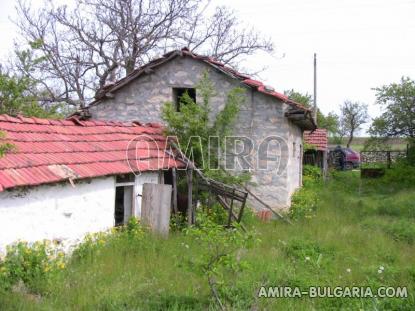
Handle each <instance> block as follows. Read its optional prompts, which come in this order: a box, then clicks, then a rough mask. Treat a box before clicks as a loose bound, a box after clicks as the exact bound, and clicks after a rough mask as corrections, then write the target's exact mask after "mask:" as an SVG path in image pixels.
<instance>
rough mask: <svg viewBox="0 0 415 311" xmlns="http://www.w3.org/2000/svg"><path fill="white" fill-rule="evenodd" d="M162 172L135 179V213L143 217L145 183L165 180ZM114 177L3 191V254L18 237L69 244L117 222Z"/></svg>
mask: <svg viewBox="0 0 415 311" xmlns="http://www.w3.org/2000/svg"><path fill="white" fill-rule="evenodd" d="M162 182H163V180H162V174H161V173H160V172H144V173H142V174H141V175H138V176H136V178H135V183H134V192H135V193H134V196H135V197H136V200H135V207H134V208H133V210H134V214H135V215H136V216H137V217H140V214H141V196H138V194H142V188H143V186H142V185H143V184H144V183H162ZM114 206H115V177H114V176H110V177H105V178H95V179H92V180H89V181H79V182H75V187H73V186H72V185H71V184H70V183H69V182H65V183H60V184H53V185H41V186H36V187H30V188H26V189H15V190H11V191H4V192H1V193H0V254H1V253H3V254H4V253H5V247H6V245H8V244H11V243H13V242H15V241H17V240H19V239H20V240H24V241H28V242H34V241H38V240H43V239H47V240H55V239H56V240H61V241H64V242H65V243H67V244H68V245H73V244H76V243H77V242H79V241H80V240H81V239H82V238H83V236H85V234H87V233H91V232H98V231H104V230H107V229H109V228H111V227H113V226H114Z"/></svg>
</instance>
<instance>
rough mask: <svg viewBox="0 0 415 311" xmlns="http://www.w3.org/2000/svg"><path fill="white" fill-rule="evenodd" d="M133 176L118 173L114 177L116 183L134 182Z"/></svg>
mask: <svg viewBox="0 0 415 311" xmlns="http://www.w3.org/2000/svg"><path fill="white" fill-rule="evenodd" d="M134 180H135V176H134V174H125V175H118V176H117V179H116V183H119V184H120V183H127V182H134Z"/></svg>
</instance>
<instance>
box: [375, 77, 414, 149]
mask: <svg viewBox="0 0 415 311" xmlns="http://www.w3.org/2000/svg"><path fill="white" fill-rule="evenodd" d="M374 90H375V91H376V102H377V104H379V105H381V106H382V107H383V108H384V112H383V113H382V115H381V116H379V117H377V118H375V119H374V120H373V123H372V126H371V127H370V130H369V132H370V134H371V135H373V136H378V137H406V138H409V139H411V140H412V141H413V140H414V139H415V81H414V80H411V79H410V78H409V77H402V78H401V81H400V82H399V83H391V84H389V85H384V86H382V87H379V88H375V89H374Z"/></svg>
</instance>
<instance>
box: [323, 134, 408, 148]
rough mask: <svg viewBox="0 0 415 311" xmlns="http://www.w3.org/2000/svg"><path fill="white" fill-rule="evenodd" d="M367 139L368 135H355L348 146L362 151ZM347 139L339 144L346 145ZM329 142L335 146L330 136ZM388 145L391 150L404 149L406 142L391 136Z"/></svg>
mask: <svg viewBox="0 0 415 311" xmlns="http://www.w3.org/2000/svg"><path fill="white" fill-rule="evenodd" d="M368 139H369V137H355V138H354V139H353V141H352V144H351V146H350V148H352V149H353V150H355V151H362V150H363V148H364V146H365V143H366V141H367V140H368ZM347 141H348V138H343V140H342V143H341V145H342V146H346V144H347ZM329 143H330V145H331V146H333V147H334V146H336V143H335V142H334V141H333V139H332V138H330V139H329ZM388 145H390V148H391V149H392V150H406V145H407V142H406V141H405V139H403V138H391V139H390V140H389V141H388Z"/></svg>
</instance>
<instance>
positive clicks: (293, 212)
mask: <svg viewBox="0 0 415 311" xmlns="http://www.w3.org/2000/svg"><path fill="white" fill-rule="evenodd" d="M317 203H318V196H317V193H316V192H315V191H314V190H312V189H307V188H301V189H299V190H297V191H296V192H295V193H294V194H293V196H292V197H291V208H290V212H289V215H290V218H291V219H294V220H298V219H303V218H311V217H313V216H314V214H315V212H316V210H317Z"/></svg>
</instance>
